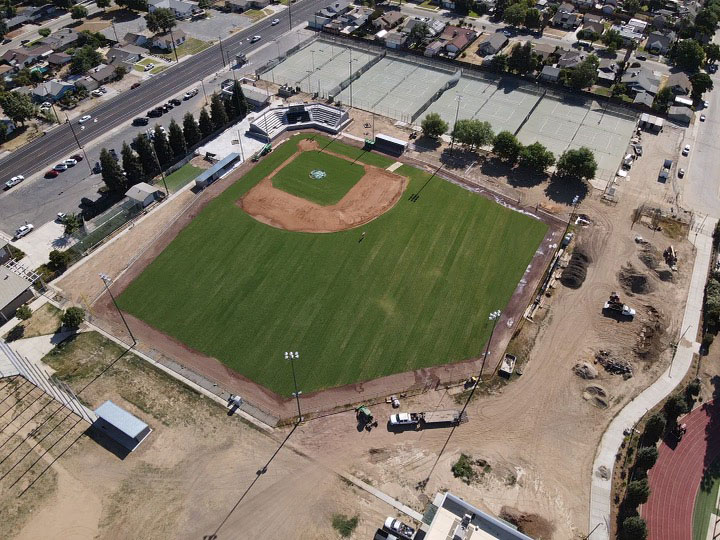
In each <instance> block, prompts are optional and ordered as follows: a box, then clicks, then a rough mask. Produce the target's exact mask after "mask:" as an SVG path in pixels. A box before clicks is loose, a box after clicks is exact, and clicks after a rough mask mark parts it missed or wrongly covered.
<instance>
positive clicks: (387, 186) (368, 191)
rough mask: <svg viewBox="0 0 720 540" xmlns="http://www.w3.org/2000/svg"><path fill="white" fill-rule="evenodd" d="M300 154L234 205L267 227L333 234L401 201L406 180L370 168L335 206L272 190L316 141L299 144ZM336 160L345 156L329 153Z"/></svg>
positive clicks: (279, 167)
mask: <svg viewBox="0 0 720 540" xmlns="http://www.w3.org/2000/svg"><path fill="white" fill-rule="evenodd" d="M298 147H299V148H300V151H298V152H295V153H294V154H293V155H292V156H290V157H289V158H288V159H286V160H285V161H284V162H283V163H281V164H280V165H279V166H278V167H277V169H275V170H274V171H273V172H272V173H271V174H270V175H268V176H267V177H265V178H264V179H263V180H261V181H260V183H258V184H257V185H256V186H255V187H253V188H252V189H251V190H250V191H248V192H247V193H246V194H245V195H243V196H242V197H241V198H240V200H239V201H238V202H237V204H238V206H240V207H241V208H242V209H243V210H245V212H247V213H248V214H249V215H251V216H252V217H254V218H255V219H257V220H258V221H260V222H261V223H265V224H267V225H271V226H273V227H277V228H280V229H285V230H288V231H303V232H335V231H344V230H346V229H352V228H353V227H358V226H360V225H363V224H364V223H368V222H369V221H372V220H373V219H375V218H376V217H378V216H381V215H382V214H384V213H385V212H387V211H388V210H390V209H391V208H392V207H393V206H395V204H396V203H397V202H398V201H399V200H400V197H401V196H402V194H403V192H404V191H405V187H406V186H407V182H408V180H407V178H406V177H404V176H400V175H397V174H393V173H391V172H389V171H386V170H384V169H380V168H378V167H373V166H371V165H362V167H363V168H364V169H365V175H364V176H363V177H362V178H361V179H360V181H358V183H357V184H355V185H354V186H353V187H352V188H350V190H349V191H348V192H347V194H345V196H344V197H343V198H342V200H340V202H338V203H337V204H333V205H329V206H322V205H319V204H315V203H312V202H310V201H308V200H306V199H303V198H301V197H296V196H294V195H291V194H290V193H287V192H285V191H282V190H280V189H277V188H275V187H273V185H272V178H273V177H274V176H275V174H276V173H277V172H278V171H279V170H280V169H282V168H283V167H285V166H287V165H288V164H289V163H290V162H291V161H292V160H294V159H295V158H296V157H297V156H299V155H300V154H301V153H302V152H303V151H310V150H317V149H318V148H319V145H318V144H317V142H315V141H301V142H300V144H298ZM326 152H327V153H328V154H332V155H333V156H335V157H338V158H340V159H344V160H346V161H351V160H349V159H347V157H345V156H342V155H340V154H336V153H334V152H328V151H327V150H326Z"/></svg>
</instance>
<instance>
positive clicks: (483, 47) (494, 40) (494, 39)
mask: <svg viewBox="0 0 720 540" xmlns="http://www.w3.org/2000/svg"><path fill="white" fill-rule="evenodd" d="M507 42H508V38H507V36H506V35H505V34H503V33H502V32H495V33H493V34H490V36H489V37H488V38H487V39H486V40H485V41H483V42H482V43H481V44H480V45H479V46H478V49H477V53H478V54H479V55H480V56H487V55H489V54H497V53H498V52H500V51H501V50H503V48H504V47H505V45H507Z"/></svg>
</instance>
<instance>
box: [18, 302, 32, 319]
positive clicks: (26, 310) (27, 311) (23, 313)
mask: <svg viewBox="0 0 720 540" xmlns="http://www.w3.org/2000/svg"><path fill="white" fill-rule="evenodd" d="M15 316H16V317H17V318H18V319H20V320H21V321H27V320H28V319H29V318H30V317H31V316H32V308H30V306H28V305H27V304H23V305H22V306H20V307H19V308H17V311H15Z"/></svg>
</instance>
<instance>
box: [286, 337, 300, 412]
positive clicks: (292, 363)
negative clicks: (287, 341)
mask: <svg viewBox="0 0 720 540" xmlns="http://www.w3.org/2000/svg"><path fill="white" fill-rule="evenodd" d="M299 359H300V353H299V352H297V351H295V352H286V353H285V360H290V367H291V369H292V376H293V384H294V385H295V391H294V392H293V394H292V395H293V397H294V398H295V402H296V403H297V410H298V424H299V423H300V422H302V421H303V417H302V412H301V411H300V394H302V392H301V391H300V390H298V387H297V377H296V376H295V360H299Z"/></svg>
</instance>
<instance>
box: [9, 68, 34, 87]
mask: <svg viewBox="0 0 720 540" xmlns="http://www.w3.org/2000/svg"><path fill="white" fill-rule="evenodd" d="M13 82H14V83H15V85H16V86H29V85H30V83H32V78H31V77H30V70H29V69H28V68H22V69H21V70H20V71H18V72H17V74H16V75H15V78H14V79H13Z"/></svg>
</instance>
